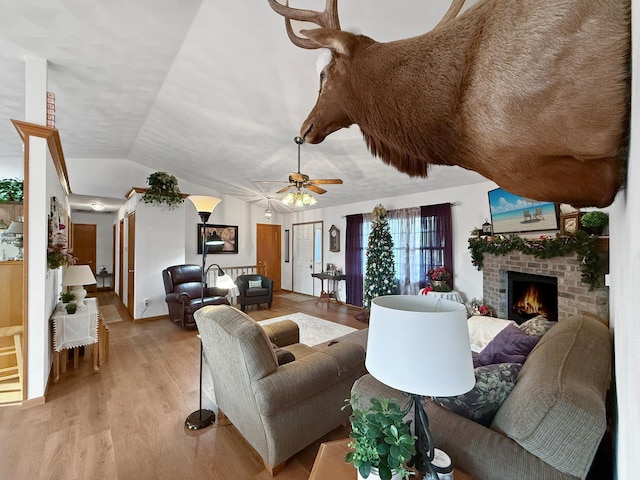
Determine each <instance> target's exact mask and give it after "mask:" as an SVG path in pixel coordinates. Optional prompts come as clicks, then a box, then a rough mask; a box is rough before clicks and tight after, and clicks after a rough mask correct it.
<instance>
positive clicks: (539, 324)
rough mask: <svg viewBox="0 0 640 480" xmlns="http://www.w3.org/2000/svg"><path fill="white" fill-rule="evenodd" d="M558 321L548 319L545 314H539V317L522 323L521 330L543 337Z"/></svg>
mask: <svg viewBox="0 0 640 480" xmlns="http://www.w3.org/2000/svg"><path fill="white" fill-rule="evenodd" d="M556 323H557V322H551V321H549V320H547V319H546V317H544V316H543V315H538V316H537V317H533V318H531V319H529V320H527V321H526V322H524V323H523V324H521V325H520V330H522V331H523V332H524V333H526V334H527V335H536V336H538V337H541V336H542V335H544V334H545V333H547V331H548V330H549V329H550V328H551V327H553V326H554V325H555V324H556Z"/></svg>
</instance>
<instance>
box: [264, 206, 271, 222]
mask: <svg viewBox="0 0 640 480" xmlns="http://www.w3.org/2000/svg"><path fill="white" fill-rule="evenodd" d="M271 215H272V213H271V209H270V208H267V209H266V210H265V211H264V218H266V219H267V220H269V219H270V218H271Z"/></svg>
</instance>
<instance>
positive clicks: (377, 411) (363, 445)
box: [344, 395, 416, 480]
mask: <svg viewBox="0 0 640 480" xmlns="http://www.w3.org/2000/svg"><path fill="white" fill-rule="evenodd" d="M357 400H358V399H357V396H356V395H352V396H351V398H349V399H347V400H346V402H347V403H348V405H346V406H345V408H346V407H348V406H351V408H352V409H353V411H352V414H351V416H350V417H349V421H350V422H351V433H350V434H349V436H350V437H351V438H352V439H353V440H352V441H351V442H349V448H352V449H354V451H353V452H349V453H347V455H346V456H345V459H344V460H345V462H347V463H353V466H354V467H356V468H357V469H358V471H359V472H360V475H361V476H362V477H363V478H368V477H369V474H370V473H371V469H372V468H376V469H377V470H378V474H379V475H380V478H381V479H382V480H390V478H391V477H392V475H393V474H394V473H400V474H401V475H402V478H405V479H406V478H408V477H409V472H408V471H407V470H406V469H405V466H404V465H405V462H407V461H408V460H410V459H411V457H413V455H415V453H416V447H415V442H416V437H414V436H412V435H411V430H410V428H409V423H410V422H409V421H407V422H405V421H404V420H403V417H404V415H405V413H406V412H404V411H402V409H401V408H400V407H399V406H398V404H397V403H395V402H394V401H393V400H388V399H384V398H381V399H377V398H372V399H371V406H370V407H369V408H367V409H365V410H361V409H358V408H355V405H356V404H357Z"/></svg>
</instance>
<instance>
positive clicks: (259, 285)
mask: <svg viewBox="0 0 640 480" xmlns="http://www.w3.org/2000/svg"><path fill="white" fill-rule="evenodd" d="M249 288H262V280H249Z"/></svg>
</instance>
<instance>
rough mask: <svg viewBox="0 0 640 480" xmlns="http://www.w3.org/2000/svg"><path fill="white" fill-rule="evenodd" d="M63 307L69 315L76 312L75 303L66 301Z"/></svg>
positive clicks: (76, 306)
mask: <svg viewBox="0 0 640 480" xmlns="http://www.w3.org/2000/svg"><path fill="white" fill-rule="evenodd" d="M64 308H65V310H66V311H67V313H68V314H69V315H72V314H74V313H76V310H77V309H78V305H76V304H75V303H67V305H65V307H64Z"/></svg>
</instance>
